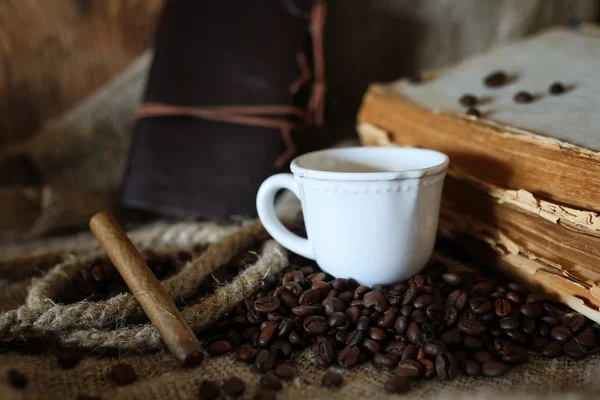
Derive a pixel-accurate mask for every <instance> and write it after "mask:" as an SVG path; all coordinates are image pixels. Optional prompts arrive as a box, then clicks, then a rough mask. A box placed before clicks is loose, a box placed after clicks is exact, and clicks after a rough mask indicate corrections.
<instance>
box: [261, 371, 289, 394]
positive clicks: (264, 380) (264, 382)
mask: <svg viewBox="0 0 600 400" xmlns="http://www.w3.org/2000/svg"><path fill="white" fill-rule="evenodd" d="M259 385H260V386H261V387H263V388H266V389H271V390H275V391H279V390H281V389H283V385H282V384H281V380H280V379H279V378H278V377H277V376H276V375H272V374H270V373H269V374H266V375H263V376H261V377H260V381H259Z"/></svg>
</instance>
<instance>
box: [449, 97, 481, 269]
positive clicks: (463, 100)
mask: <svg viewBox="0 0 600 400" xmlns="http://www.w3.org/2000/svg"><path fill="white" fill-rule="evenodd" d="M458 102H459V103H460V104H462V105H463V106H469V107H472V106H474V105H475V104H477V97H475V96H474V95H472V94H470V93H466V94H463V95H462V96H461V97H460V99H459V100H458ZM454 276H457V275H454Z"/></svg>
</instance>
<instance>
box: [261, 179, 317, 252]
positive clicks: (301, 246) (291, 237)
mask: <svg viewBox="0 0 600 400" xmlns="http://www.w3.org/2000/svg"><path fill="white" fill-rule="evenodd" d="M281 189H287V190H290V191H291V192H292V193H294V194H295V195H296V197H298V198H300V195H299V189H298V184H297V183H296V180H295V179H294V175H292V174H285V173H282V174H275V175H272V176H270V177H269V178H267V179H266V180H265V181H264V182H263V183H262V184H261V185H260V188H259V189H258V194H257V195H256V210H257V211H258V218H260V221H261V222H262V224H263V226H264V227H265V229H266V230H267V232H269V234H270V235H271V236H272V237H273V239H275V240H276V241H277V242H279V243H281V245H282V246H283V247H285V248H287V249H289V250H291V251H293V252H294V253H296V254H299V255H301V256H303V257H305V258H309V259H311V260H314V256H313V250H312V245H311V244H310V241H309V240H308V239H304V238H302V237H300V236H298V235H296V234H294V233H292V232H290V231H289V230H288V229H287V228H286V227H285V226H284V225H283V224H282V223H281V221H279V219H278V218H277V214H276V213H275V195H276V194H277V192H278V191H279V190H281Z"/></svg>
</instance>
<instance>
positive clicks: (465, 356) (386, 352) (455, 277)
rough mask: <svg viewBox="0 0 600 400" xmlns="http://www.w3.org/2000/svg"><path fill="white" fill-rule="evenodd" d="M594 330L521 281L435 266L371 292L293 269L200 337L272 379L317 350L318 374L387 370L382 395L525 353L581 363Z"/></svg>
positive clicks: (216, 351) (506, 367)
mask: <svg viewBox="0 0 600 400" xmlns="http://www.w3.org/2000/svg"><path fill="white" fill-rule="evenodd" d="M596 328H597V327H596V326H595V325H594V323H593V322H592V321H591V320H589V319H587V318H586V317H584V316H583V315H581V314H579V313H576V312H573V311H571V310H570V309H568V308H566V307H565V306H563V305H561V304H558V303H554V302H552V301H548V300H547V299H545V298H544V297H542V296H540V295H538V294H534V293H531V292H529V291H528V290H527V289H526V288H525V287H523V286H521V285H520V284H518V283H515V282H508V281H504V278H502V277H494V278H489V277H485V276H483V275H481V273H480V272H478V271H476V270H474V271H462V272H452V271H448V269H447V268H446V266H445V265H443V264H440V263H435V264H432V265H429V266H428V267H427V269H426V270H425V271H423V272H422V273H421V274H419V275H415V276H414V277H412V278H410V279H409V280H407V281H405V282H398V283H396V284H394V285H390V286H376V287H372V288H371V287H367V286H361V285H359V284H358V283H357V282H356V281H354V280H352V279H345V278H334V277H332V276H330V275H328V274H326V273H324V272H321V271H320V270H319V269H318V268H317V267H315V266H314V265H310V266H302V267H301V266H298V265H291V266H290V267H288V268H287V269H285V270H284V271H282V272H281V273H278V274H275V275H269V276H266V277H265V278H264V279H263V280H262V281H261V282H260V287H259V289H258V290H257V291H256V293H255V294H254V295H253V296H251V297H250V298H248V299H246V300H244V301H243V302H241V303H239V304H238V305H237V306H236V307H235V310H234V311H233V312H232V313H231V314H230V315H229V316H228V317H226V318H225V319H223V320H221V321H220V322H218V323H216V324H215V325H214V327H212V328H211V329H209V330H208V331H205V332H204V333H203V335H202V337H201V340H203V341H204V342H205V345H206V347H207V351H208V352H209V353H210V354H212V355H215V356H216V355H220V354H224V353H228V352H231V351H234V350H235V352H236V354H237V358H238V359H239V360H240V361H243V362H245V363H248V364H251V365H252V367H253V369H254V370H255V371H257V372H259V373H262V374H268V375H267V376H271V377H272V378H269V379H270V380H272V379H276V378H277V377H278V376H279V375H280V374H278V372H277V371H280V370H281V369H282V368H283V367H285V368H286V369H287V368H289V367H288V366H289V365H292V363H293V356H294V353H295V352H297V351H299V350H302V349H304V348H307V347H309V346H313V345H315V356H314V357H315V360H314V361H315V362H316V364H318V365H320V366H322V367H323V368H327V367H329V366H338V367H341V368H345V369H351V368H354V367H356V366H357V365H359V364H361V363H364V362H367V361H371V362H372V363H373V364H374V365H375V366H377V367H379V368H381V369H387V370H390V371H393V372H394V375H395V377H394V378H392V379H391V380H390V381H389V382H387V383H386V385H385V388H386V389H387V390H389V391H391V392H401V391H406V390H408V389H409V388H410V386H411V382H412V381H414V380H416V379H430V378H434V377H437V378H438V379H442V380H451V379H454V378H456V377H457V376H459V375H468V376H488V377H498V376H502V375H505V374H506V373H507V372H509V371H510V370H511V369H512V368H513V367H514V366H516V365H519V364H523V363H525V362H527V359H528V357H529V355H530V354H531V353H532V352H538V353H540V354H543V355H544V356H546V357H559V356H566V357H569V358H571V359H574V360H580V359H583V358H585V357H586V356H587V355H588V354H590V353H592V352H593V351H595V350H596V348H597V345H598V344H597V342H598V334H599V332H598V330H597V329H596ZM290 376H291V374H290ZM322 383H323V385H324V386H328V387H337V386H339V385H341V384H342V379H341V377H339V378H337V377H335V376H333V377H332V375H327V377H326V376H324V377H323V382H322ZM279 387H280V385H278V384H274V385H269V387H268V388H269V389H272V390H277V388H279Z"/></svg>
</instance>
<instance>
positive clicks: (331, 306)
mask: <svg viewBox="0 0 600 400" xmlns="http://www.w3.org/2000/svg"><path fill="white" fill-rule="evenodd" d="M322 305H323V309H324V311H325V314H326V315H327V316H330V315H333V313H336V312H338V311H339V312H344V311H346V305H345V304H344V303H343V302H342V301H341V300H340V299H338V298H337V297H333V298H329V299H325V300H323V302H322Z"/></svg>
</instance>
